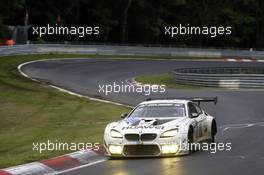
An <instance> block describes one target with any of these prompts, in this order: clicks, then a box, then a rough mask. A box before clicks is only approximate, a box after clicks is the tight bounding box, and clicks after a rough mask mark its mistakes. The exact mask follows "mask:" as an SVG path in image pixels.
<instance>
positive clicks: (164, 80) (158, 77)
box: [136, 73, 200, 89]
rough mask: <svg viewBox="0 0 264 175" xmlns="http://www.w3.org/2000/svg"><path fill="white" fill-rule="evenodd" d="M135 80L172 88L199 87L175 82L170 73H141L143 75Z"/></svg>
mask: <svg viewBox="0 0 264 175" xmlns="http://www.w3.org/2000/svg"><path fill="white" fill-rule="evenodd" d="M136 81H138V82H141V83H144V84H159V85H166V88H173V89H193V88H200V87H199V86H189V85H181V84H177V83H176V82H174V81H173V77H172V73H163V74H152V75H143V76H139V77H136Z"/></svg>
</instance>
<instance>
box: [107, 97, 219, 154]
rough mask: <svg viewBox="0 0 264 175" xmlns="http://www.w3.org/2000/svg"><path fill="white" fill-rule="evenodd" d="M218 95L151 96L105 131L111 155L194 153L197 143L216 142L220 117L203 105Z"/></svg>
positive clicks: (213, 100)
mask: <svg viewBox="0 0 264 175" xmlns="http://www.w3.org/2000/svg"><path fill="white" fill-rule="evenodd" d="M201 102H214V103H215V104H216V102H217V97H202V98H198V97H196V98H180V99H179V98H177V99H148V100H147V101H144V102H142V103H140V104H139V105H137V106H136V107H135V108H134V109H133V110H132V111H131V112H130V113H129V114H123V115H121V118H123V119H122V120H120V121H117V122H112V123H110V124H108V125H107V126H106V128H105V131H104V148H105V155H107V156H110V157H147V156H173V155H184V154H189V153H191V152H192V151H194V150H192V149H191V148H192V147H191V146H190V145H192V144H193V143H204V142H205V141H206V142H208V141H210V142H214V139H215V135H216V132H217V126H216V120H215V118H214V117H213V116H210V115H209V114H208V113H206V112H205V111H204V110H202V109H201V108H200V103H201Z"/></svg>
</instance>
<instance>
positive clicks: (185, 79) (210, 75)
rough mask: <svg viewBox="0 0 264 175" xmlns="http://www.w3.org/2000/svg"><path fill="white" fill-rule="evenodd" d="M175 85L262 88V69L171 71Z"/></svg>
mask: <svg viewBox="0 0 264 175" xmlns="http://www.w3.org/2000/svg"><path fill="white" fill-rule="evenodd" d="M173 79H174V81H175V82H176V83H179V84H185V85H199V86H208V87H224V88H264V68H260V67H258V68H254V67H241V68H239V67H210V68H209V67H206V68H182V69H175V70H174V71H173Z"/></svg>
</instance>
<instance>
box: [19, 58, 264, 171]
mask: <svg viewBox="0 0 264 175" xmlns="http://www.w3.org/2000/svg"><path fill="white" fill-rule="evenodd" d="M238 65H239V66H254V65H255V66H264V65H263V63H254V62H250V63H246V62H244V63H242V62H198V61H197V62H195V61H165V60H164V61H162V60H156V61H143V60H138V61H135V60H133V61H132V60H95V59H71V60H70V59H65V60H49V61H41V62H35V63H31V64H28V65H25V66H23V67H22V71H23V72H24V73H26V74H27V75H29V76H31V77H32V78H36V79H39V80H41V81H45V82H48V83H51V84H53V85H57V86H59V87H62V88H65V89H67V90H71V91H74V92H78V93H80V94H82V95H88V96H92V97H97V98H103V99H108V100H112V101H116V102H121V103H124V104H129V105H136V104H137V103H139V102H141V101H143V100H145V99H146V98H149V96H145V95H143V94H135V93H119V94H113V93H112V94H109V95H108V96H105V95H104V94H103V93H99V92H98V90H99V88H98V85H99V84H100V85H102V84H112V83H113V82H114V81H115V82H119V83H121V82H126V80H129V79H131V78H133V77H135V76H138V75H143V74H152V73H161V72H168V71H171V70H173V69H175V68H180V67H208V66H218V67H219V66H225V67H226V66H238ZM183 96H187V97H191V96H218V104H217V105H213V104H208V105H206V106H204V105H203V106H204V108H205V109H206V110H207V112H208V113H210V114H212V115H214V116H215V117H216V119H217V123H218V135H217V138H216V140H217V142H231V143H232V150H231V151H228V152H227V151H223V152H217V153H215V154H213V153H209V152H205V151H198V152H195V153H194V154H192V155H188V156H182V157H173V158H153V159H150V158H148V159H142V158H141V159H124V160H108V161H105V162H102V163H99V164H95V165H92V166H89V167H82V168H80V169H75V170H73V171H70V172H67V173H64V174H75V175H78V174H98V175H99V174H108V175H109V174H115V175H131V174H135V175H137V174H142V175H143V174H144V175H155V174H173V175H181V174H183V175H191V174H195V175H217V174H219V175H222V174H240V175H245V174H263V171H264V151H263V148H264V134H263V133H264V91H260V90H224V89H197V90H172V89H167V90H166V93H164V94H153V96H152V95H151V97H183ZM116 118H117V119H119V116H116Z"/></svg>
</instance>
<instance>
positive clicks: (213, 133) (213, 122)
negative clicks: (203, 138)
mask: <svg viewBox="0 0 264 175" xmlns="http://www.w3.org/2000/svg"><path fill="white" fill-rule="evenodd" d="M216 133H217V126H216V121H215V120H213V121H212V127H211V143H214V142H215V135H216Z"/></svg>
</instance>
